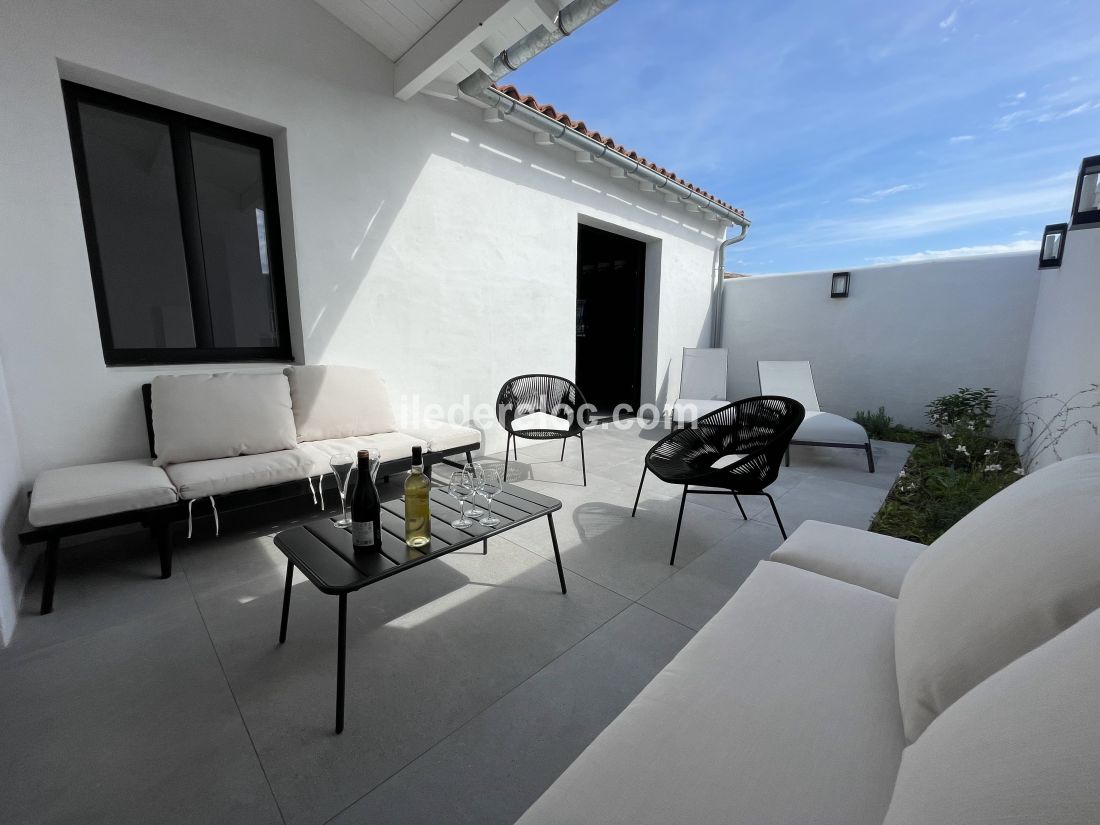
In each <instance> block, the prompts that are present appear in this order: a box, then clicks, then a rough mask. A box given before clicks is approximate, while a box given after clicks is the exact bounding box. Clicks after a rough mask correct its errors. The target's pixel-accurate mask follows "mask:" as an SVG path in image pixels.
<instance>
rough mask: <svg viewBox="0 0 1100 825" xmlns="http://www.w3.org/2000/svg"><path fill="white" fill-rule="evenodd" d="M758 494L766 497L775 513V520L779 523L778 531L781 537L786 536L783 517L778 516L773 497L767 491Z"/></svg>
mask: <svg viewBox="0 0 1100 825" xmlns="http://www.w3.org/2000/svg"><path fill="white" fill-rule="evenodd" d="M760 495H762V496H764V497H766V498H767V499H768V503H769V504H771V506H772V512H773V513H775V522H776V524H778V525H779V532H780V533H782V534H783V538H787V531H786V530H785V529H784V528H783V519H781V518H780V517H779V510H777V509H776V507H775V499H774V498H772V497H771V494H769V493H761V494H760Z"/></svg>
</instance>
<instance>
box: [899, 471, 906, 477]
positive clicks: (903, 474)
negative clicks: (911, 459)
mask: <svg viewBox="0 0 1100 825" xmlns="http://www.w3.org/2000/svg"><path fill="white" fill-rule="evenodd" d="M898 478H905V470H902V471H901V472H900V473H898Z"/></svg>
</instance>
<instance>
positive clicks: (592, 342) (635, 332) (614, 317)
mask: <svg viewBox="0 0 1100 825" xmlns="http://www.w3.org/2000/svg"><path fill="white" fill-rule="evenodd" d="M644 295H645V244H644V243H642V242H641V241H636V240H634V239H633V238H624V237H623V236H621V235H615V234H614V233H611V232H605V231H604V230H602V229H594V228H593V227H590V226H583V225H582V226H580V227H579V231H578V236H577V386H579V387H580V388H581V391H582V392H583V393H584V395H585V398H586V399H588V402H589V403H591V404H594V405H595V406H596V407H597V408H598V409H599V410H600V411H601V412H607V413H609V412H611V411H612V410H613V409H614V408H615V407H616V406H618V405H619V404H626V405H628V406H629V407H630V408H631V410H632V411H635V412H636V411H637V409H638V405H639V404H640V403H641V384H642V300H643V298H644Z"/></svg>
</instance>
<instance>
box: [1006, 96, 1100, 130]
mask: <svg viewBox="0 0 1100 825" xmlns="http://www.w3.org/2000/svg"><path fill="white" fill-rule="evenodd" d="M1093 109H1100V100H1087V101H1085V102H1084V103H1079V104H1078V105H1076V106H1073V107H1072V108H1069V109H1055V108H1053V107H1049V106H1048V107H1046V108H1044V109H1017V110H1016V111H1015V112H1012V113H1010V114H1007V115H1002V116H1001V117H999V118H997V120H995V121H994V122H993V128H994V129H997V130H998V131H1001V132H1004V131H1007V130H1009V129H1011V128H1013V127H1015V126H1019V125H1021V124H1023V123H1050V122H1051V121H1055V120H1064V119H1065V118H1067V117H1074V116H1075V115H1079V114H1083V113H1084V112H1091V111H1092V110H1093Z"/></svg>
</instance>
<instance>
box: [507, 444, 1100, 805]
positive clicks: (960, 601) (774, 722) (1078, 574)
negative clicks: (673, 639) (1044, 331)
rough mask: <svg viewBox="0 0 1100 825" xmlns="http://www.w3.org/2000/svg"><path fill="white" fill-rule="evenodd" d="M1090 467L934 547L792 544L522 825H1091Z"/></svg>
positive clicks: (832, 541)
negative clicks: (617, 824)
mask: <svg viewBox="0 0 1100 825" xmlns="http://www.w3.org/2000/svg"><path fill="white" fill-rule="evenodd" d="M1098 608H1100V455H1091V456H1082V457H1078V458H1074V459H1070V460H1067V461H1064V462H1061V463H1058V464H1055V465H1052V466H1050V467H1048V468H1046V469H1044V470H1041V471H1039V472H1036V473H1034V474H1032V475H1030V476H1027V477H1025V478H1023V479H1021V480H1020V481H1018V482H1016V483H1015V484H1013V485H1012V486H1010V487H1009V488H1008V489H1006V490H1004V491H1002V492H1001V493H1000V494H998V495H997V496H995V497H994V498H992V499H990V500H989V501H987V502H986V503H985V504H983V505H982V506H981V507H979V508H977V509H976V510H974V511H973V512H972V513H970V514H969V515H968V516H966V517H965V518H964V519H962V520H961V521H960V522H959V523H958V524H956V525H955V526H954V527H952V528H951V529H950V530H949V531H948V532H947V533H945V534H944V535H943V536H942V537H941V538H940V539H939V540H937V541H936V542H934V543H933V544H932V545H930V546H929V547H927V548H925V547H924V546H923V545H918V544H913V543H911V542H906V541H900V540H898V539H892V538H888V537H884V536H878V535H874V534H870V533H866V532H863V531H859V530H853V529H850V528H845V527H837V526H835V525H828V524H822V523H819V522H806V523H804V524H803V525H802V526H801V527H800V528H799V529H798V530H797V531H796V532H795V533H794V534H792V535H791V537H790V539H789V540H788V541H787V542H786V543H785V544H784V545H783V546H782V547H780V548H779V549H778V550H777V551H776V552H775V553H774V554H773V555H772V556H771V558H770V559H769V560H768V561H763V562H761V563H760V564H759V566H758V567H757V568H756V570H755V571H754V572H753V573H752V574H751V575H750V576H749V578H748V579H747V580H746V581H745V583H744V584H743V585H742V586H741V588H740V589H739V590H738V591H737V593H736V594H735V595H734V596H733V598H732V599H731V600H730V601H729V603H728V604H727V605H726V606H725V607H724V608H722V610H720V611H719V612H718V614H717V615H715V616H714V618H713V619H712V620H711V621H710V622H709V623H707V624H706V625H705V626H704V627H703V628H702V629H701V630H700V631H699V633H698V634H697V635H696V637H695V638H694V639H693V640H692V641H691V642H690V643H689V644H688V645H687V646H686V647H685V648H684V649H683V650H682V651H681V652H680V653H679V654H678V655H677V656H676V657H675V658H674V659H673V660H672V661H671V662H670V663H669V664H668V666H667V667H665V668H664V670H663V671H661V673H659V674H658V675H657V676H656V678H654V679H653V681H652V682H651V683H650V684H649V685H648V686H647V687H646V688H645V689H643V690H642V692H641V693H640V694H639V695H638V696H637V698H635V699H634V701H633V702H631V703H630V705H629V706H628V707H627V708H626V709H625V710H624V711H623V712H622V714H621V715H620V716H619V717H618V718H617V719H616V720H615V721H614V722H613V723H612V724H611V725H610V726H609V727H608V728H607V729H606V730H604V731H603V733H602V734H601V735H600V736H599V737H598V738H597V739H596V740H595V741H594V742H593V743H592V744H591V745H590V746H589V747H588V748H587V749H586V750H585V751H584V752H583V753H581V754H580V756H579V757H578V758H577V759H576V761H575V762H574V763H573V764H572V765H571V766H570V767H569V768H568V769H567V770H566V771H565V773H564V774H563V775H562V776H561V777H560V778H559V779H558V780H557V781H556V782H555V783H554V784H553V785H552V786H551V787H550V788H549V789H548V790H547V791H546V792H545V793H544V794H543V795H542V797H541V798H540V799H539V800H538V801H537V802H536V803H535V804H534V805H533V806H532V807H531V808H530V809H529V810H528V811H527V813H526V814H525V815H524V816H523V817H522V818H521V819H520V823H522V825H570V824H571V823H576V825H595V824H596V823H598V824H599V825H616V823H622V825H627V824H628V823H629V825H645V824H646V823H653V825H658V824H659V825H670V823H676V824H677V825H693V824H695V823H698V825H871V823H874V824H875V825H881V823H887V825H916V823H922V824H924V825H1002V824H1003V825H1008V823H1012V825H1038V823H1043V824H1044V825H1085V823H1098V822H1100V610H1098Z"/></svg>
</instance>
